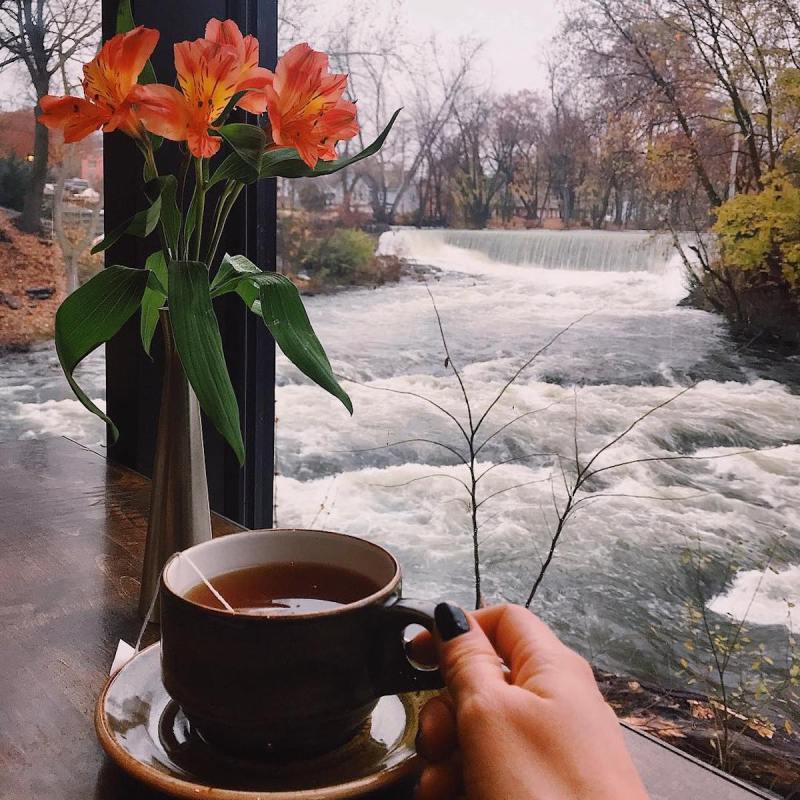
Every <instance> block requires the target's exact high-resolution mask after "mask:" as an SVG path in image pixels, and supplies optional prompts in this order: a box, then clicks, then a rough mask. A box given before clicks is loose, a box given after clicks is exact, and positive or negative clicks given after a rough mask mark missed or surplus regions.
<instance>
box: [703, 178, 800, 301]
mask: <svg viewBox="0 0 800 800" xmlns="http://www.w3.org/2000/svg"><path fill="white" fill-rule="evenodd" d="M714 232H715V233H716V234H717V236H718V237H719V245H720V252H721V255H722V260H723V263H724V264H725V266H726V267H729V268H731V267H732V268H735V269H739V270H742V271H743V272H745V273H750V274H751V275H752V276H753V277H754V278H756V277H762V278H770V277H774V278H777V277H779V276H781V277H783V279H784V280H785V281H786V283H788V284H789V286H790V287H792V289H794V290H798V289H800V189H798V187H797V186H795V185H794V184H793V183H792V182H791V181H790V180H789V178H788V177H787V176H786V175H785V174H784V173H782V172H779V171H776V172H773V173H772V174H770V175H769V176H768V177H767V179H766V181H765V186H764V188H763V189H762V191H760V192H757V193H753V194H740V195H737V196H736V197H733V198H732V199H730V200H728V201H727V202H726V203H724V204H723V205H722V206H720V208H719V210H718V212H717V221H716V223H715V225H714Z"/></svg>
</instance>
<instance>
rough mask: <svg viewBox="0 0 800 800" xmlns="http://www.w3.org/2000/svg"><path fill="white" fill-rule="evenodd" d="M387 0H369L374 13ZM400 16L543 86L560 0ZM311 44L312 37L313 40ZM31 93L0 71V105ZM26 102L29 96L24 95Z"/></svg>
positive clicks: (473, 1)
mask: <svg viewBox="0 0 800 800" xmlns="http://www.w3.org/2000/svg"><path fill="white" fill-rule="evenodd" d="M389 2H390V0H373V2H372V3H371V8H372V10H373V12H374V13H375V14H380V13H381V10H382V9H386V8H388V4H389ZM347 3H348V0H320V1H319V4H318V13H319V11H320V10H322V9H324V12H325V14H324V15H325V17H328V15H330V18H333V17H334V16H335V15H336V13H337V12H338V11H339V10H340V9H344V8H345V7H346V6H347ZM403 6H404V14H403V16H404V18H405V22H406V24H407V26H408V32H409V34H410V35H411V36H414V35H418V36H419V38H420V40H424V39H426V38H427V37H428V36H430V34H431V33H433V32H435V33H437V34H439V35H440V36H441V37H442V38H443V39H445V40H446V39H451V40H455V39H457V38H459V37H461V36H470V35H474V36H477V37H480V38H481V39H484V40H486V47H485V49H484V52H483V56H482V64H481V68H482V69H483V70H485V71H486V72H487V73H488V77H490V78H491V82H492V84H493V85H494V88H495V89H497V90H499V91H515V90H518V89H524V88H527V89H543V88H544V86H545V70H544V64H543V59H544V55H545V51H546V48H547V44H548V42H549V40H550V38H551V37H552V35H553V34H554V33H555V32H556V28H557V26H558V20H559V13H560V2H559V0H404V3H403ZM312 44H313V42H312ZM29 95H30V92H29V91H28V86H27V80H26V79H24V75H22V76H21V77H18V78H16V79H15V80H12V79H11V76H10V75H9V74H6V75H0V108H8V107H13V106H17V105H22V104H25V103H26V100H27V96H29ZM27 102H31V101H30V100H27Z"/></svg>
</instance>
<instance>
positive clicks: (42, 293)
mask: <svg viewBox="0 0 800 800" xmlns="http://www.w3.org/2000/svg"><path fill="white" fill-rule="evenodd" d="M54 293H55V289H54V288H53V287H52V286H37V287H35V288H33V289H26V290H25V294H27V295H28V297H29V298H30V299H31V300H49V299H50V298H51V297H52V296H53V294H54Z"/></svg>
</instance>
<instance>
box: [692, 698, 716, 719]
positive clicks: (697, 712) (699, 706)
mask: <svg viewBox="0 0 800 800" xmlns="http://www.w3.org/2000/svg"><path fill="white" fill-rule="evenodd" d="M689 708H690V710H691V712H692V717H693V718H694V719H714V711H713V710H712V709H711V708H710V707H709V706H707V705H706V704H705V703H701V702H700V701H699V700H690V701H689Z"/></svg>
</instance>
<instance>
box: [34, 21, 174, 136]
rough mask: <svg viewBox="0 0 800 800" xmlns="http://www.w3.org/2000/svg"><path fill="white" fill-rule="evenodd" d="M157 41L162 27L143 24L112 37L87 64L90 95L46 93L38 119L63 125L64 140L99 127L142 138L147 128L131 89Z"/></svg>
mask: <svg viewBox="0 0 800 800" xmlns="http://www.w3.org/2000/svg"><path fill="white" fill-rule="evenodd" d="M157 42H158V31H156V30H153V29H152V28H144V27H142V26H141V25H140V26H139V27H138V28H134V29H133V30H130V31H128V32H127V33H119V34H117V35H116V36H114V37H113V38H111V39H109V40H108V41H107V42H106V43H105V44H104V45H103V47H102V49H101V50H100V52H99V53H98V54H97V56H96V57H95V58H93V59H92V60H91V61H90V62H89V63H88V64H86V65H85V66H84V67H83V93H84V95H85V98H86V99H84V98H82V97H55V96H53V95H47V96H45V97H43V98H42V99H41V100H40V101H39V107H40V108H41V110H42V113H41V114H40V115H39V122H41V123H42V125H46V126H47V127H48V128H57V129H60V130H63V131H64V141H65V142H77V141H78V140H79V139H83V138H85V137H86V136H88V135H89V134H90V133H92V132H93V131H96V130H97V129H98V128H101V127H102V128H103V130H104V131H106V132H111V131H114V130H117V129H119V130H121V131H122V132H123V133H127V134H128V136H134V137H140V136H141V135H142V133H143V129H142V125H141V123H140V122H139V119H138V118H137V116H136V114H135V112H134V111H133V109H132V108H131V91H132V90H133V89H134V87H135V86H136V81H137V80H138V78H139V73H141V71H142V70H143V69H144V66H145V64H146V63H147V59H148V58H150V55H151V54H152V52H153V50H154V49H155V46H156V43H157Z"/></svg>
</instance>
